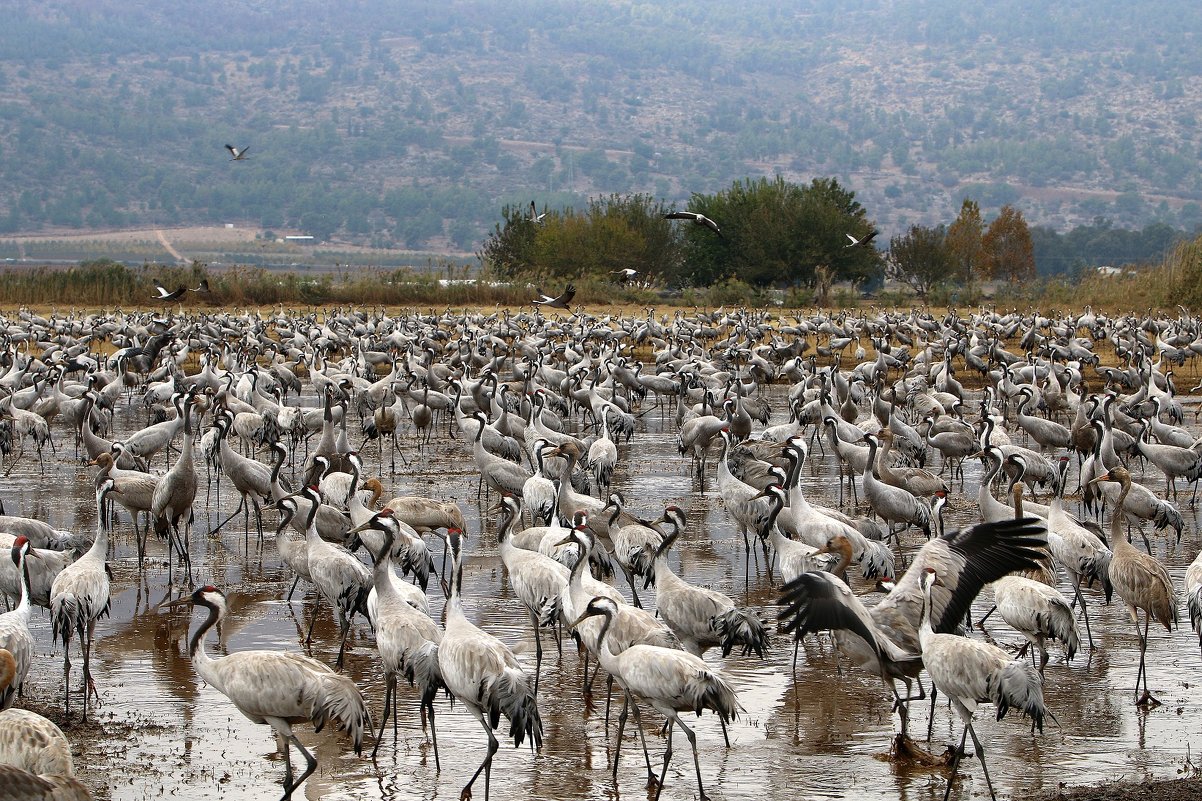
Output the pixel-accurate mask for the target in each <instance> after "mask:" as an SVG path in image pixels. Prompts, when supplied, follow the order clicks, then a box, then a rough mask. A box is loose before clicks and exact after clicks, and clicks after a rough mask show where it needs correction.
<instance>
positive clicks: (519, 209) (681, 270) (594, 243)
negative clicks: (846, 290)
mask: <svg viewBox="0 0 1202 801" xmlns="http://www.w3.org/2000/svg"><path fill="white" fill-rule="evenodd" d="M688 209H689V211H693V212H697V213H700V214H704V215H705V216H706V217H708V218H709V219H710V220H713V221H714V222H715V223H716V224H717V225H718V227H719V231H718V232H715V231H713V230H712V229H710V228H708V227H706V226H702V225H694V224H692V223H690V222H688V221H687V220H686V221H674V220H669V219H667V218H666V217H665V215H667V214H668V213H669V212H671V211H673V210H674V208H673V207H672V206H669V205H666V204H665V203H664V202H663V201H657V200H655V199H653V198H651V197H650V196H648V195H642V194H637V195H627V196H618V195H610V196H609V197H605V198H598V199H595V200H593V201H591V202H590V203H589V205H588V207H587V208H586V209H584V210H581V211H577V210H575V209H572V208H568V209H565V210H563V211H547V210H544V213H543V214H542V216H539V215H535V214H531V210H530V207H529V206H520V205H511V206H507V207H505V208H504V209H503V210H502V217H503V220H502V222H500V223H498V224H497V225H496V228H495V229H494V231H493V232H492V234H490V235H489V236H488V238H487V239H486V240H485V242H484V245H483V247H482V248H481V250H480V252H479V254H478V255H479V257H480V260H481V262H482V263H483V264H484V266H485V267H486V268H487V269H489V270H490V271H492V272H493V273H494V274H497V275H499V276H504V277H513V276H517V275H538V276H546V277H547V278H573V277H576V276H579V275H604V274H606V273H612V272H614V271H617V270H621V269H625V268H633V269H635V270H638V271H639V273H640V274H641V275H642V276H644V277H645V278H652V279H654V280H656V281H658V282H660V283H663V284H666V285H668V286H673V287H689V286H708V285H710V284H714V283H717V282H720V281H723V280H726V279H732V278H733V279H738V280H741V281H743V282H746V283H748V284H751V285H754V286H781V287H784V286H808V287H813V286H815V285H821V284H823V283H829V281H831V280H846V281H851V282H854V283H857V284H864V283H868V282H872V281H874V280H876V279H878V278H879V277H880V276H881V275H882V272H883V266H884V261H883V259H882V257H881V255H880V253H879V252H878V251H877V250H876V249H875V248H873V247H852V246H851V243H850V240H849V239H848V238H847V236H848V235H851V236H854V237H855V238H856V239H861V238H863V237H865V236H867V235H868V234H869V233H871V231H872V230H873V229H872V224H871V223H870V222H869V221H868V219H867V215H866V213H865V210H864V207H863V206H861V205H860V203H859V202H857V201H856V199H855V193H854V192H852V191H850V190H848V189H845V188H844V187H842V186H840V185H839V183H838V181H836V180H835V179H833V178H818V179H815V180H814V181H812V182H811V183H810V184H809V185H808V186H799V185H797V184H793V183H790V182H788V181H785V180H784V179H783V178H781V177H779V176H778V177H776V178H775V179H768V178H758V179H744V180H741V181H736V182H735V183H734V184H732V185H731V187H730V188H729V189H726V190H724V191H721V192H717V193H715V194H712V195H706V194H694V195H693V196H692V198H691V199H690V201H689V204H688Z"/></svg>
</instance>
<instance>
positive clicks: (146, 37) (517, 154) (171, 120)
mask: <svg viewBox="0 0 1202 801" xmlns="http://www.w3.org/2000/svg"><path fill="white" fill-rule="evenodd" d="M204 8H205V11H204V13H196V9H195V7H193V6H191V5H189V4H177V3H158V2H152V1H151V0H122V2H116V0H98V2H89V3H80V2H71V1H70V0H47V1H46V2H33V0H14V2H10V3H7V4H6V5H5V12H4V24H3V25H0V235H3V234H6V233H7V234H14V233H19V232H26V231H31V230H45V229H48V228H54V229H78V228H88V229H99V228H114V227H123V226H135V225H136V226H165V225H175V224H219V223H222V222H227V221H233V222H238V223H240V224H248V225H252V226H255V227H258V228H270V229H276V230H281V229H287V230H299V231H304V232H306V233H310V234H313V235H314V236H316V237H318V238H319V239H321V240H331V239H335V240H342V241H345V242H350V243H354V244H357V245H363V246H372V247H376V248H381V249H389V248H402V249H409V250H431V251H437V252H446V253H450V252H459V253H470V252H472V251H475V250H477V249H478V248H479V247H480V243H481V242H482V241H483V239H484V237H485V236H486V235H487V234H488V232H489V231H490V230H492V229H493V227H494V225H495V224H496V222H497V220H498V214H499V210H500V209H501V208H502V207H504V206H506V205H509V206H512V207H514V208H518V207H522V206H524V205H526V204H528V203H529V201H530V199H531V198H534V199H536V200H537V201H538V204H539V206H540V208H551V209H556V210H566V209H568V208H576V209H583V208H585V207H586V206H587V204H588V198H597V197H604V196H607V195H610V194H619V195H645V196H647V197H649V198H653V199H654V200H655V202H659V203H663V204H666V205H669V206H671V205H675V206H676V207H677V208H683V207H684V206H685V205H686V204H687V203H688V202H690V198H692V196H693V195H694V193H701V194H713V193H715V192H718V191H720V190H721V189H722V188H723V187H729V186H731V185H732V184H734V183H735V182H736V181H743V180H745V179H750V180H757V179H758V178H760V177H767V178H768V179H769V180H772V179H774V178H775V176H777V175H780V176H782V177H783V178H784V179H785V180H786V181H788V182H790V183H793V184H797V185H799V186H805V185H808V184H809V183H810V181H811V180H812V179H813V177H814V176H835V177H837V179H838V181H839V183H840V184H841V185H842V186H844V187H846V188H848V189H849V190H852V191H854V192H855V195H856V199H857V201H858V202H859V203H860V204H862V206H863V207H864V209H865V210H866V212H867V214H866V216H867V219H868V220H869V221H871V222H872V223H873V224H875V225H876V226H877V227H879V228H881V229H882V230H884V231H885V232H886V233H887V235H889V236H892V235H895V234H902V233H904V232H906V231H907V230H909V229H910V227H911V226H914V225H924V226H937V225H939V224H941V223H943V222H945V221H946V218H947V217H949V216H950V215H951V214H954V213H955V210H956V209H957V208H959V206H960V202H961V200H962V199H964V198H965V197H969V198H973V199H975V200H976V201H977V202H978V203H979V204H980V208H981V211H982V214H983V216H984V218H985V220H986V221H987V222H988V221H989V220H991V219H992V218H994V217H995V216H996V215H997V213H998V211H999V209H1000V208H1001V207H1002V206H1005V205H1010V206H1012V207H1014V208H1016V209H1021V210H1022V212H1023V214H1024V215H1025V217H1026V219H1027V220H1028V221H1029V222H1030V224H1031V225H1032V226H1034V228H1033V230H1032V239H1033V242H1034V246H1035V253H1036V262H1037V264H1039V267H1040V270H1041V272H1044V271H1045V269H1046V268H1045V265H1053V267H1054V270H1053V271H1054V272H1065V271H1068V270H1071V269H1072V265H1074V264H1077V263H1078V262H1080V263H1089V262H1091V261H1093V260H1094V259H1099V260H1102V261H1103V262H1104V263H1110V262H1114V261H1118V260H1119V259H1120V257H1121V258H1125V257H1126V255H1125V254H1127V253H1128V252H1129V251H1128V250H1110V251H1105V250H1104V248H1105V247H1106V246H1108V245H1107V243H1108V242H1110V243H1112V244H1114V245H1115V246H1116V247H1119V246H1122V247H1125V243H1122V242H1119V241H1118V240H1117V239H1114V238H1113V237H1112V238H1111V240H1107V239H1106V237H1105V236H1099V237H1095V238H1094V239H1093V240H1092V243H1076V242H1074V243H1062V244H1065V248H1066V249H1065V250H1062V251H1057V249H1056V247H1054V245H1055V242H1054V241H1053V237H1051V236H1050V235H1049V236H1043V235H1041V234H1040V233H1039V232H1040V231H1041V230H1044V229H1046V230H1047V231H1049V232H1054V231H1065V230H1068V229H1070V228H1072V227H1073V226H1080V225H1091V224H1092V223H1091V221H1092V220H1094V219H1095V218H1098V217H1101V218H1105V219H1107V220H1110V221H1112V224H1113V226H1114V230H1118V229H1121V228H1141V229H1142V228H1145V226H1149V225H1152V224H1156V225H1159V226H1161V227H1162V229H1163V228H1172V229H1180V230H1185V231H1189V232H1193V231H1194V230H1195V229H1196V227H1197V226H1198V225H1199V224H1200V223H1202V166H1200V164H1199V161H1198V159H1197V154H1198V153H1199V152H1202V127H1200V126H1199V125H1198V124H1197V122H1198V118H1199V116H1200V115H1202V100H1200V96H1199V93H1198V92H1197V91H1196V80H1197V79H1196V76H1197V75H1199V74H1202V51H1200V50H1199V48H1198V47H1197V46H1196V39H1197V37H1198V35H1199V34H1200V33H1202V6H1194V5H1193V4H1189V3H1174V2H1168V0H1152V1H1151V2H1140V3H1135V4H1133V3H1128V2H1125V1H1124V0H1097V2H1092V3H1062V4H1056V5H1055V6H1054V7H1052V8H1049V7H1048V6H1047V4H1046V3H1041V2H1035V0H1003V2H998V3H992V4H987V5H986V6H985V7H981V6H979V5H963V4H957V3H951V2H946V1H944V0H940V2H935V3H932V2H927V1H926V0H895V1H892V2H886V1H885V0H864V2H858V3H851V4H849V3H846V2H843V0H808V1H807V2H804V3H801V4H783V5H782V4H780V3H777V2H773V1H772V0H749V1H748V2H745V3H739V4H721V3H695V4H688V5H671V4H668V5H665V4H661V3H649V2H623V3H615V2H604V1H603V2H594V3H589V4H586V5H583V6H582V5H581V4H579V3H571V2H567V1H566V0H513V2H507V3H501V4H498V3H495V2H490V1H487V0H452V2H449V3H439V4H428V3H416V2H404V1H402V2H397V1H396V0H362V2H356V3H352V4H336V5H334V4H329V3H324V2H319V1H318V0H274V1H273V2H271V3H268V4H251V3H249V2H245V1H244V0H213V2H211V3H208V4H206V5H205V7H204ZM1149 20H1157V21H1160V24H1149ZM227 142H228V143H231V144H235V145H238V146H240V147H247V146H249V148H250V149H249V156H250V158H248V159H247V160H246V161H242V162H238V163H237V164H233V163H230V162H229V161H228V157H227V154H226V153H225V151H224V150H223V148H222V146H223V145H224V144H226V143H227ZM1076 244H1082V246H1083V247H1085V246H1086V245H1089V247H1087V248H1086V249H1085V250H1076V251H1074V250H1072V247H1073V246H1075V245H1076ZM1093 244H1097V245H1098V248H1099V250H1097V251H1095V250H1091V249H1089V248H1092V247H1093ZM1041 254H1043V255H1044V256H1046V258H1043V257H1041ZM148 255H149V254H148ZM1160 255H1163V254H1160ZM154 258H157V256H155V257H154ZM247 260H249V259H247ZM813 266H815V265H810V267H811V268H812V267H813Z"/></svg>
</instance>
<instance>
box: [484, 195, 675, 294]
mask: <svg viewBox="0 0 1202 801" xmlns="http://www.w3.org/2000/svg"><path fill="white" fill-rule="evenodd" d="M666 212H667V208H666V207H665V206H664V205H663V203H661V202H659V201H657V200H655V199H654V198H652V197H651V196H650V195H644V194H636V195H625V196H619V195H610V196H608V197H605V198H597V199H594V200H593V201H591V202H590V203H589V206H588V208H587V209H586V210H585V211H584V212H582V213H580V212H576V211H574V210H573V209H570V208H569V209H566V210H564V211H563V212H550V213H548V214H547V215H546V216H545V217H543V218H542V220H540V221H536V220H533V219H531V217H530V210H529V207H528V206H527V207H525V208H524V209H523V208H519V207H513V206H506V207H505V208H504V209H502V215H503V216H504V218H505V221H504V223H503V224H502V223H498V224H497V225H496V228H495V230H494V232H493V233H492V234H490V235H489V237H488V239H486V240H485V242H484V245H483V247H482V248H481V250H480V252H479V253H478V254H477V256H478V257H479V258H480V260H481V262H483V263H484V265H485V266H486V267H488V268H489V269H491V270H492V271H493V272H494V273H496V274H498V275H502V276H510V277H512V276H517V275H541V276H555V277H560V278H574V277H577V276H586V275H593V276H596V277H606V276H609V275H610V274H611V273H613V272H614V271H616V270H621V269H625V268H628V267H630V268H633V269H636V270H638V271H639V272H640V273H641V274H642V275H644V276H647V277H651V276H656V275H660V276H670V275H674V274H675V265H676V264H677V263H678V262H679V260H680V237H679V235H678V234H677V232H676V230H675V229H674V228H673V227H672V225H671V224H670V222H669V221H668V220H665V219H664V214H665V213H666Z"/></svg>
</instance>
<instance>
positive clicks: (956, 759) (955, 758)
mask: <svg viewBox="0 0 1202 801" xmlns="http://www.w3.org/2000/svg"><path fill="white" fill-rule="evenodd" d="M973 739H976V736H975V735H974V736H973ZM967 740H968V726H965V727H964V733H963V734H961V735H960V747H959V748H957V749H956V750H955V751H953V752H952V763H951V765H949V766H948V767H949V768H950V769H951V773H950V775H948V777H947V787H945V788H944V789H943V801H948V798H949V797H950V796H951V794H952V785H953V784H955V783H956V769H957V768H959V767H960V756H961V755H962V754H963V753H964V743H965V742H967Z"/></svg>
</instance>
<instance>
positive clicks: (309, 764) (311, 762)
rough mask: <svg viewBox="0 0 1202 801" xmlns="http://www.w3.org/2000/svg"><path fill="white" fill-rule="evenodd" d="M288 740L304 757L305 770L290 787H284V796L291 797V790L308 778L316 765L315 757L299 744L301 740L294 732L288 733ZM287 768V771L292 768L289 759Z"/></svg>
mask: <svg viewBox="0 0 1202 801" xmlns="http://www.w3.org/2000/svg"><path fill="white" fill-rule="evenodd" d="M288 740H289V741H290V742H291V743H292V744H293V745H294V746H296V750H297V751H300V753H301V756H303V757H304V758H305V772H304V773H302V774H301V775H300V778H299V779H297V780H296V781H295V782H294V783H293V784H292V786H291V787H285V788H284V798H291V797H292V791H293V790H295V789H296V788H297V787H299V786H300V785H301V784H302V783H304V781H305V779H307V778H309V774H310V773H312V772H313V771H314V769H315V768H316V767H317V758H316V757H314V756H313V755H312V754H310V753H309V749H307V748H305V747H304V746H303V745H301V741H300V740H298V739H297V737H296V735H295V734H289V735H288ZM288 769H289V772H291V770H292V765H291V760H289V765H288Z"/></svg>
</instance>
